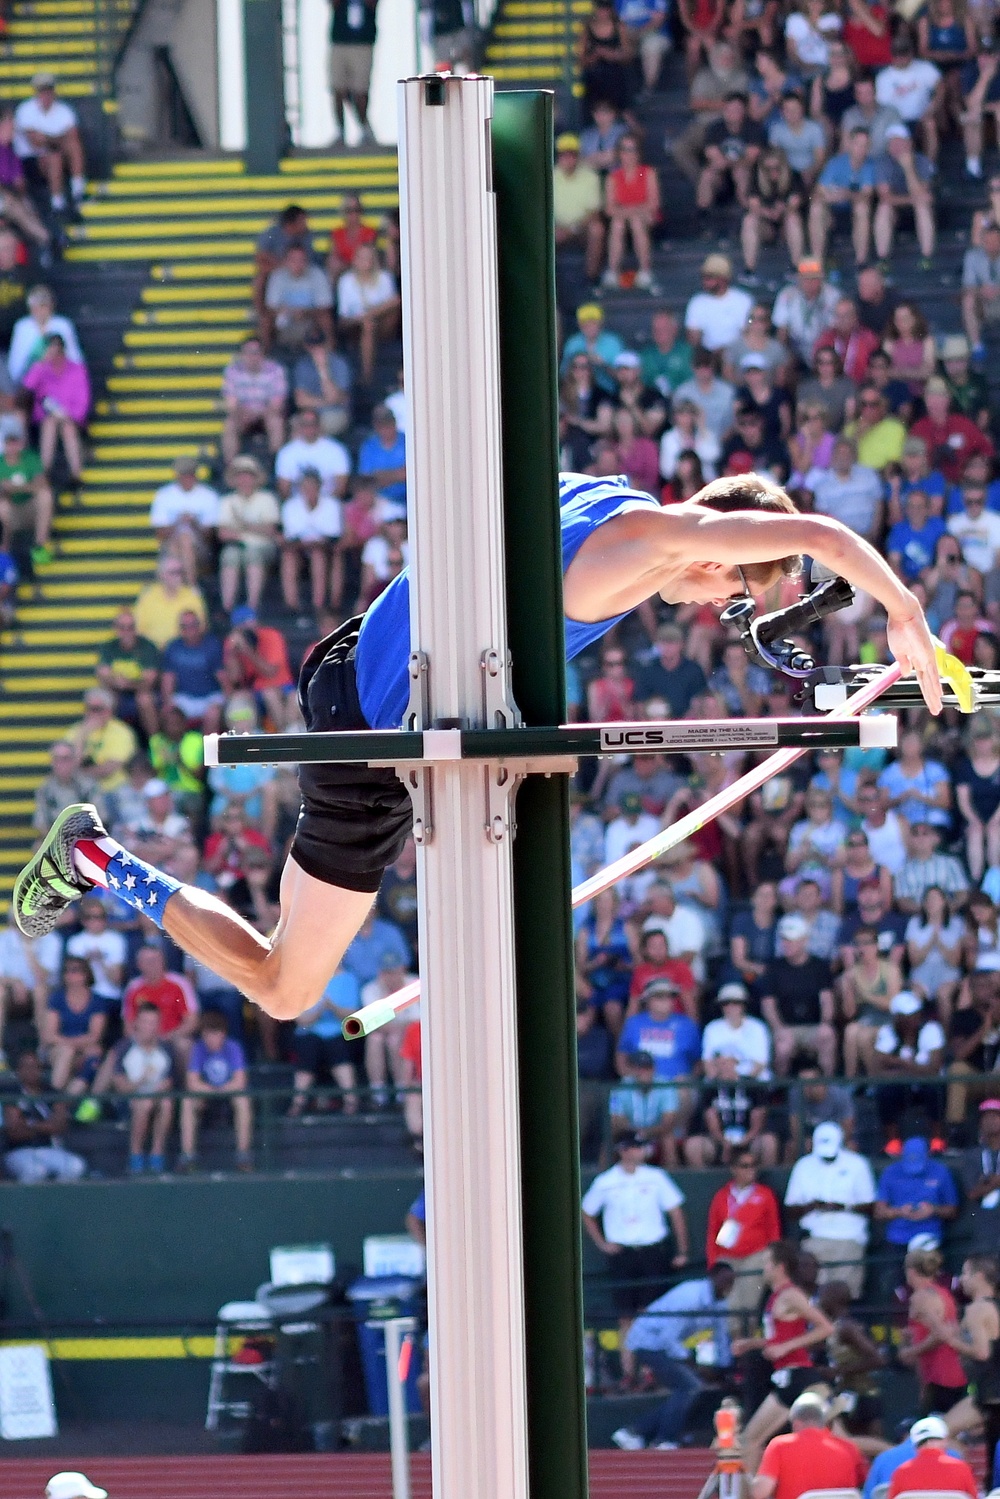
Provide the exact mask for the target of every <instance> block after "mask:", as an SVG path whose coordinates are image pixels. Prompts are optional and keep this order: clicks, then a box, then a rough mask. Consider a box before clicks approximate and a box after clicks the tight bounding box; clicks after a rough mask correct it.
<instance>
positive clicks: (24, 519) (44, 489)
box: [0, 432, 52, 567]
mask: <svg viewBox="0 0 1000 1499" xmlns="http://www.w3.org/2000/svg"><path fill="white" fill-rule="evenodd" d="M29 526H31V527H33V529H34V533H35V544H34V546H33V547H32V549H31V560H32V563H33V564H34V565H35V566H36V567H38V566H42V565H44V564H45V563H46V562H51V561H52V551H51V549H50V547H49V535H50V533H51V530H52V490H51V488H50V487H49V482H48V480H47V479H46V477H45V471H44V469H43V468H42V460H41V459H40V458H39V456H38V454H37V453H34V452H32V450H31V449H30V448H29V447H28V446H27V445H26V444H25V440H24V436H23V434H22V433H20V432H8V433H6V435H5V437H4V440H3V447H2V448H0V527H2V535H3V541H2V545H3V547H4V548H5V549H6V550H8V551H9V550H10V543H11V537H12V536H13V533H14V532H15V531H23V530H25V529H27V527H29Z"/></svg>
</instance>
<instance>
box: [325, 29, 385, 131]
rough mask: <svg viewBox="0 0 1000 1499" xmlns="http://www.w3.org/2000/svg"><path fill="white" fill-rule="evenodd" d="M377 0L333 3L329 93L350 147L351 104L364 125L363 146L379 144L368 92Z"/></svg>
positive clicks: (376, 33) (335, 114) (359, 121)
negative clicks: (370, 118)
mask: <svg viewBox="0 0 1000 1499" xmlns="http://www.w3.org/2000/svg"><path fill="white" fill-rule="evenodd" d="M377 8H378V0H360V3H359V0H333V5H332V6H331V11H330V92H331V94H332V96H333V114H334V119H335V120H336V122H337V130H338V132H339V134H340V140H341V142H342V144H344V145H346V144H347V130H346V122H345V116H344V109H345V106H346V105H347V104H350V106H351V108H352V109H353V110H354V113H355V114H356V115H357V118H358V124H359V125H360V126H361V144H362V145H363V146H374V145H377V142H376V140H375V135H374V132H373V130H372V127H371V125H369V123H368V93H369V89H370V87H371V76H372V59H373V56H374V52H375V39H376V37H377V35H378V25H377V22H376V14H375V13H376V10H377Z"/></svg>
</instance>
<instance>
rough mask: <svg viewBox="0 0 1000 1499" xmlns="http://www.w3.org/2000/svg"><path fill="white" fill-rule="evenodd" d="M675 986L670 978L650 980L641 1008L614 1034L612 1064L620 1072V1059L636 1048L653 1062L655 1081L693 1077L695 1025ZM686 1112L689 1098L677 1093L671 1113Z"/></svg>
mask: <svg viewBox="0 0 1000 1499" xmlns="http://www.w3.org/2000/svg"><path fill="white" fill-rule="evenodd" d="M679 993H680V991H679V989H678V987H677V985H676V984H675V983H673V982H672V981H671V980H670V979H653V980H652V981H651V982H650V983H648V984H647V985H646V987H645V989H644V990H643V992H642V995H641V1000H640V1002H641V1005H642V1009H641V1010H640V1011H639V1013H637V1014H633V1015H631V1016H630V1017H629V1019H628V1020H626V1021H625V1024H624V1026H623V1027H622V1029H621V1032H620V1034H619V1036H618V1043H617V1045H618V1056H617V1058H616V1064H617V1066H618V1069H619V1076H620V1075H621V1065H622V1059H623V1058H624V1057H626V1056H628V1055H629V1054H631V1053H633V1052H636V1051H647V1052H649V1054H650V1056H651V1057H652V1058H653V1059H654V1062H655V1064H656V1081H657V1082H658V1083H665V1082H675V1081H676V1080H677V1079H678V1078H690V1077H693V1076H694V1074H695V1072H696V1071H697V1068H698V1062H699V1059H700V1055H701V1036H700V1034H699V1031H698V1027H697V1025H696V1024H695V1023H694V1021H693V1020H691V1019H690V1018H689V1016H687V1015H685V1014H684V1012H683V1010H679V1009H678V1007H677V1005H676V1003H675V1001H676V1000H677V998H678V997H679ZM685 1110H686V1111H687V1112H690V1105H689V1100H688V1099H687V1098H686V1096H685V1095H683V1094H681V1093H678V1095H677V1097H676V1099H675V1103H674V1113H675V1114H680V1113H682V1112H684V1111H685Z"/></svg>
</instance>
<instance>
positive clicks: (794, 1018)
mask: <svg viewBox="0 0 1000 1499" xmlns="http://www.w3.org/2000/svg"><path fill="white" fill-rule="evenodd" d="M778 943H779V950H780V953H781V956H780V957H778V958H775V960H774V961H773V962H772V963H769V964H768V965H767V968H766V969H765V971H764V976H763V978H762V979H761V980H760V985H759V987H760V992H761V994H762V996H763V997H762V999H761V1002H760V1007H761V1013H762V1014H763V1016H764V1019H765V1020H766V1021H767V1023H768V1025H769V1026H770V1028H771V1037H772V1040H773V1042H774V1066H775V1071H776V1072H777V1073H778V1075H779V1077H785V1076H787V1074H788V1071H789V1068H790V1066H791V1062H792V1059H793V1057H794V1056H795V1055H796V1053H797V1052H799V1051H802V1050H804V1051H807V1052H809V1053H810V1054H811V1055H814V1056H816V1058H817V1059H818V1061H819V1066H820V1070H821V1072H823V1073H824V1075H825V1076H827V1077H832V1076H833V1074H834V1071H835V1069H836V1061H837V1037H836V1032H835V1031H834V1029H833V1015H834V1010H833V988H832V984H833V979H832V975H831V972H830V965H829V963H827V962H824V961H823V959H821V958H814V957H811V956H810V954H809V927H808V924H807V923H806V922H805V921H804V920H803V918H802V917H801V916H799V915H798V914H797V913H795V914H791V915H788V916H783V917H782V918H781V920H780V921H779V923H778Z"/></svg>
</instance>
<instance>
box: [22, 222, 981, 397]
mask: <svg viewBox="0 0 1000 1499" xmlns="http://www.w3.org/2000/svg"><path fill="white" fill-rule="evenodd" d="M998 317H1000V223H997V222H996V221H995V220H993V219H989V220H988V221H987V222H986V223H985V224H984V225H983V229H982V244H981V245H973V246H972V247H971V248H970V249H968V250H966V252H965V258H964V259H963V261H962V323H963V325H964V327H965V332H966V334H967V336H968V339H969V343H970V344H971V345H972V353H973V355H974V357H976V358H980V359H981V358H982V356H983V354H984V352H985V349H984V346H983V324H984V323H994V322H996V320H997V318H998ZM11 373H13V371H12V372H11Z"/></svg>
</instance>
